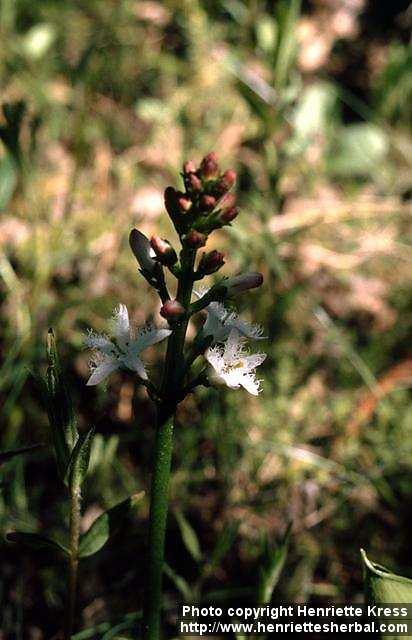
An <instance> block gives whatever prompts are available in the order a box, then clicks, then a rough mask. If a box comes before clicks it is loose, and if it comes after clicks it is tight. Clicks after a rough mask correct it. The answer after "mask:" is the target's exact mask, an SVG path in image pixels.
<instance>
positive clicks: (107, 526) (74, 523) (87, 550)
mask: <svg viewBox="0 0 412 640" xmlns="http://www.w3.org/2000/svg"><path fill="white" fill-rule="evenodd" d="M47 359H48V367H47V371H46V374H45V376H42V375H41V374H40V373H39V372H35V373H34V377H35V379H36V381H37V383H38V385H39V388H40V390H41V393H42V396H43V399H44V403H45V405H46V408H47V413H48V417H49V424H50V430H51V439H52V443H53V448H54V452H55V459H56V466H57V471H58V475H59V476H60V479H61V480H62V487H64V489H65V492H64V493H65V497H66V499H67V501H68V508H69V513H70V516H69V531H68V536H67V541H64V542H61V541H60V540H56V539H54V538H51V537H48V536H45V535H43V534H38V533H33V532H27V531H14V532H12V533H9V534H8V535H7V539H8V541H9V542H14V543H18V544H21V545H24V546H27V547H31V548H34V549H46V550H47V551H49V552H50V553H53V554H57V555H60V556H63V558H64V559H66V560H67V563H68V596H67V603H66V607H65V613H66V615H65V619H64V630H63V637H64V639H65V640H69V639H70V638H71V636H72V631H73V628H74V623H75V606H76V594H77V580H78V566H79V561H80V560H81V559H82V558H86V557H89V556H92V555H94V554H95V553H97V552H98V551H100V549H101V548H102V547H103V546H104V545H105V544H106V542H107V541H108V539H109V537H110V536H113V535H114V534H115V533H116V532H117V530H118V529H119V528H120V527H121V525H122V523H123V522H124V520H125V519H126V518H127V516H128V515H129V513H130V512H131V511H132V510H133V507H134V506H135V505H136V503H137V502H138V501H139V500H140V498H141V497H142V495H143V494H142V493H140V494H136V495H133V496H130V497H129V498H126V500H123V501H122V502H120V503H119V504H117V505H115V506H114V507H112V508H111V509H109V510H107V511H105V512H103V513H102V514H101V515H100V516H99V517H98V518H97V519H96V520H95V521H94V522H93V523H92V525H91V526H90V527H89V529H88V530H87V531H86V532H85V533H84V534H83V535H80V521H81V501H82V494H81V488H82V484H83V482H84V479H85V477H86V474H87V471H88V467H89V460H90V451H91V445H92V441H93V432H94V430H93V428H92V429H90V430H88V431H87V432H85V433H84V434H79V431H78V429H77V425H76V417H75V413H74V410H73V405H72V401H71V398H70V394H69V392H68V389H67V387H66V384H65V381H64V379H63V376H62V372H61V367H60V364H59V358H58V354H57V350H56V343H55V338H54V334H53V331H52V330H50V331H49V332H48V335H47ZM35 446H36V447H37V446H39V445H35ZM31 448H33V447H26V448H24V449H20V450H16V451H12V452H5V453H4V454H3V456H5V457H6V458H5V459H8V458H9V457H11V456H12V455H15V454H19V453H24V452H26V451H29V450H30V449H31ZM0 462H1V455H0Z"/></svg>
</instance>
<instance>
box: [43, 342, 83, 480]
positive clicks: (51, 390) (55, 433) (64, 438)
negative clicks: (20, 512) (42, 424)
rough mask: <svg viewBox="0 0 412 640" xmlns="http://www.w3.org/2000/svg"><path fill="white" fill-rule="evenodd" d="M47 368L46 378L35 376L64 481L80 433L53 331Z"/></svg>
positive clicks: (48, 348) (48, 347) (48, 351)
mask: <svg viewBox="0 0 412 640" xmlns="http://www.w3.org/2000/svg"><path fill="white" fill-rule="evenodd" d="M47 360H48V368H47V372H46V378H45V379H43V378H42V377H41V376H40V375H37V374H35V379H36V381H37V383H38V384H39V385H40V388H41V390H42V393H43V396H44V401H45V404H46V408H47V413H48V416H49V423H50V427H51V432H52V439H53V446H54V451H55V456H56V462H57V468H58V471H59V474H60V477H61V478H62V480H64V479H65V477H66V474H67V467H68V464H69V460H70V456H71V453H72V451H73V448H74V446H75V444H76V442H77V441H78V438H79V433H78V431H77V427H76V418H75V415H74V412H73V405H72V402H71V398H70V395H69V393H68V391H67V388H66V384H65V382H64V379H63V376H62V374H61V369H60V363H59V357H58V353H57V348H56V340H55V337H54V333H53V330H52V329H49V331H48V334H47Z"/></svg>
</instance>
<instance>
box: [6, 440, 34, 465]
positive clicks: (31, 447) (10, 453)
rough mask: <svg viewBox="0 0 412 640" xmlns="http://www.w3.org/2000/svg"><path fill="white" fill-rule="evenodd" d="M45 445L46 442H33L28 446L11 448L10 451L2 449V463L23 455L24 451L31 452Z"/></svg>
mask: <svg viewBox="0 0 412 640" xmlns="http://www.w3.org/2000/svg"><path fill="white" fill-rule="evenodd" d="M41 447H44V444H31V445H28V446H27V447H20V449H10V450H9V451H0V465H2V464H4V463H5V462H8V461H9V460H11V459H12V458H15V457H16V456H20V455H23V454H24V453H29V452H30V451H35V450H36V449H40V448H41Z"/></svg>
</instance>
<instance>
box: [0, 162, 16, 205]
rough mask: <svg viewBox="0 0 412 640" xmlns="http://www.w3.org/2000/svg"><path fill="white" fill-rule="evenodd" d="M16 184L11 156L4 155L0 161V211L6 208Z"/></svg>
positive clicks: (14, 168) (14, 167) (14, 166)
mask: <svg viewBox="0 0 412 640" xmlns="http://www.w3.org/2000/svg"><path fill="white" fill-rule="evenodd" d="M16 184H17V171H16V165H15V163H14V162H13V160H12V158H11V156H9V155H6V156H4V157H3V158H1V160H0V210H2V209H5V207H7V205H8V203H9V201H10V198H11V197H12V195H13V193H14V189H15V188H16Z"/></svg>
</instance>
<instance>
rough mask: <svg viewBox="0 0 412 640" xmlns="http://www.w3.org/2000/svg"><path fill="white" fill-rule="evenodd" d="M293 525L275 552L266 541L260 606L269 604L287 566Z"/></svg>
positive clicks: (259, 598)
mask: <svg viewBox="0 0 412 640" xmlns="http://www.w3.org/2000/svg"><path fill="white" fill-rule="evenodd" d="M290 531H291V525H289V526H288V528H287V530H286V533H285V535H284V537H283V540H282V541H281V543H280V545H279V546H278V547H276V549H275V550H271V549H270V547H269V542H268V540H266V552H265V556H266V558H265V564H264V566H263V567H262V569H261V572H260V581H259V586H258V602H259V604H269V603H270V601H271V599H272V594H273V591H274V589H275V587H276V585H277V583H278V582H279V578H280V574H281V573H282V570H283V567H284V565H285V561H286V557H287V554H288V547H289V538H290Z"/></svg>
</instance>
